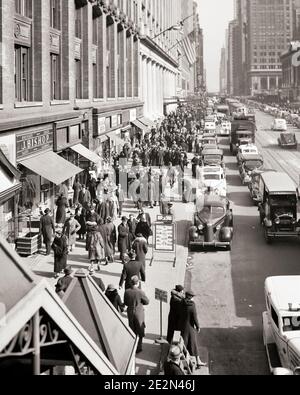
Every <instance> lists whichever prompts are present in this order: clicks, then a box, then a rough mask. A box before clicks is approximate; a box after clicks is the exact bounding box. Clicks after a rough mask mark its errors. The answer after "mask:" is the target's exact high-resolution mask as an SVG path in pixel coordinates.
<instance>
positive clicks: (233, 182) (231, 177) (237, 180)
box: [226, 174, 243, 187]
mask: <svg viewBox="0 0 300 395" xmlns="http://www.w3.org/2000/svg"><path fill="white" fill-rule="evenodd" d="M226 179H227V184H228V185H230V186H233V187H240V186H242V185H243V184H242V181H241V177H240V176H239V175H238V174H228V175H227V177H226Z"/></svg>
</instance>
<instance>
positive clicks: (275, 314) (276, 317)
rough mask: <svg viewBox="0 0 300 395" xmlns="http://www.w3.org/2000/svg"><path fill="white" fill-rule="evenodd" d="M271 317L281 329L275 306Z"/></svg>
mask: <svg viewBox="0 0 300 395" xmlns="http://www.w3.org/2000/svg"><path fill="white" fill-rule="evenodd" d="M271 315H272V320H273V322H274V324H275V325H276V326H277V327H278V328H279V320H278V315H277V313H276V311H275V310H274V308H273V306H271Z"/></svg>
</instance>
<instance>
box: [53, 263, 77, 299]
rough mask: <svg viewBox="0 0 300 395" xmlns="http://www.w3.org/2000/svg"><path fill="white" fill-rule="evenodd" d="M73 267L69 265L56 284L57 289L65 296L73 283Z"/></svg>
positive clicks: (60, 294)
mask: <svg viewBox="0 0 300 395" xmlns="http://www.w3.org/2000/svg"><path fill="white" fill-rule="evenodd" d="M72 273H73V269H72V267H71V266H70V265H68V266H67V267H66V268H65V270H64V274H65V275H64V277H62V278H60V279H59V280H58V281H57V284H56V285H55V291H56V293H57V294H58V295H59V296H60V297H63V295H64V294H65V292H66V290H67V289H68V287H69V285H70V284H71V282H72V280H73V277H72Z"/></svg>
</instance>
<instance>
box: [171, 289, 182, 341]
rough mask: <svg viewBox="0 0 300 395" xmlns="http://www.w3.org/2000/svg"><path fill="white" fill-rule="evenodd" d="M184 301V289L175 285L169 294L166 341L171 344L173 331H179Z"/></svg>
mask: <svg viewBox="0 0 300 395" xmlns="http://www.w3.org/2000/svg"><path fill="white" fill-rule="evenodd" d="M183 301H184V288H183V286H182V285H176V287H175V289H173V290H172V292H171V300H170V312H169V317H168V334H167V341H168V343H170V344H171V342H172V340H173V336H174V332H175V331H180V330H181V325H182V322H181V320H182V312H183Z"/></svg>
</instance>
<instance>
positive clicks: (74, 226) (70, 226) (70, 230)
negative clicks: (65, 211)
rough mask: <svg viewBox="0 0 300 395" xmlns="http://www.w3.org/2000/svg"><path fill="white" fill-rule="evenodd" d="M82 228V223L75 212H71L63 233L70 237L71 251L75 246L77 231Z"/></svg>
mask: <svg viewBox="0 0 300 395" xmlns="http://www.w3.org/2000/svg"><path fill="white" fill-rule="evenodd" d="M80 228H81V225H80V224H79V222H78V221H77V220H76V219H75V216H74V214H71V215H70V218H69V219H68V220H67V221H66V222H65V225H64V228H63V234H64V235H65V236H67V238H68V246H69V248H70V251H72V250H73V248H74V247H75V244H76V237H77V232H78V231H79V230H80Z"/></svg>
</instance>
